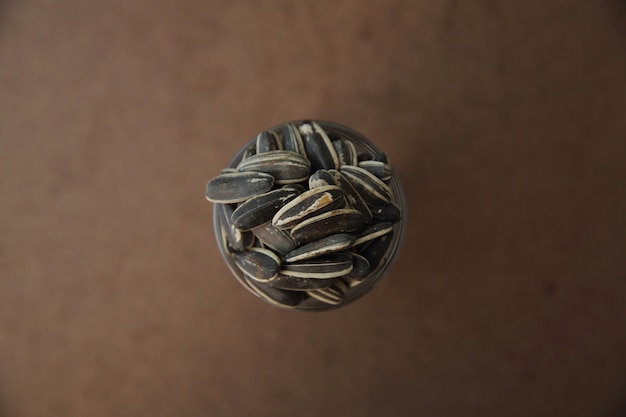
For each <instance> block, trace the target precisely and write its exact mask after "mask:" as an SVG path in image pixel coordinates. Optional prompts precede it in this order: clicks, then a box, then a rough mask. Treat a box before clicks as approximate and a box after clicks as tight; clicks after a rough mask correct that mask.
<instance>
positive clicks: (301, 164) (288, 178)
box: [237, 151, 311, 184]
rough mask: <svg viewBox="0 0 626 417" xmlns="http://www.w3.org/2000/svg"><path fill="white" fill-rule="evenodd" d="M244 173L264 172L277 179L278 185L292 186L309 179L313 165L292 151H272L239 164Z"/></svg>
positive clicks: (238, 167) (239, 168)
mask: <svg viewBox="0 0 626 417" xmlns="http://www.w3.org/2000/svg"><path fill="white" fill-rule="evenodd" d="M237 169H238V170H239V171H242V172H249V171H254V172H264V173H266V174H270V175H272V176H273V177H274V178H275V182H276V184H290V183H295V182H301V181H305V180H307V179H308V178H309V173H310V172H311V164H310V162H309V160H308V159H306V158H305V157H304V156H302V155H300V154H298V153H295V152H291V151H270V152H265V153H259V154H256V155H253V156H251V157H249V158H247V159H245V160H243V161H241V162H240V163H239V165H238V166H237Z"/></svg>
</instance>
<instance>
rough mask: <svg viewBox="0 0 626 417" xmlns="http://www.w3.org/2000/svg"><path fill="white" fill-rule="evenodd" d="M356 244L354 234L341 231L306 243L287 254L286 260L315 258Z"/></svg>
mask: <svg viewBox="0 0 626 417" xmlns="http://www.w3.org/2000/svg"><path fill="white" fill-rule="evenodd" d="M353 244H354V236H352V235H348V234H344V233H340V234H337V235H332V236H328V237H324V238H321V239H319V240H316V241H314V242H311V243H307V244H306V245H302V246H300V247H299V248H297V249H294V250H292V251H291V252H289V253H288V254H287V255H285V262H296V261H302V260H304V259H310V258H315V257H317V256H321V255H325V254H327V253H331V252H339V251H341V250H344V249H347V248H349V247H351V246H352V245H353Z"/></svg>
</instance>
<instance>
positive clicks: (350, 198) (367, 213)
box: [335, 171, 372, 223]
mask: <svg viewBox="0 0 626 417" xmlns="http://www.w3.org/2000/svg"><path fill="white" fill-rule="evenodd" d="M335 172H336V173H337V174H338V175H339V181H338V182H339V185H340V187H341V189H342V190H343V195H344V198H345V200H346V205H347V207H350V208H353V209H355V210H357V211H358V212H359V213H361V215H362V216H363V220H364V221H365V223H370V222H371V221H372V212H371V210H370V208H369V206H368V205H367V204H366V203H365V200H363V197H361V194H359V192H358V191H357V190H356V189H355V188H354V186H353V185H352V183H351V182H350V180H348V178H346V176H345V175H343V174H342V173H340V172H339V171H335Z"/></svg>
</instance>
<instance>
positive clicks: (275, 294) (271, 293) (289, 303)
mask: <svg viewBox="0 0 626 417" xmlns="http://www.w3.org/2000/svg"><path fill="white" fill-rule="evenodd" d="M244 282H245V284H246V286H247V287H248V288H249V289H250V290H251V291H252V292H253V293H254V294H255V295H256V296H257V297H259V298H260V299H262V300H265V301H267V302H269V303H270V304H272V305H275V306H278V307H283V308H295V307H296V306H297V305H298V304H300V302H302V300H303V299H305V298H306V297H307V294H306V293H305V292H303V291H288V290H281V289H278V288H274V287H271V286H269V285H267V284H265V283H262V282H258V281H254V280H252V279H250V278H249V277H247V276H244Z"/></svg>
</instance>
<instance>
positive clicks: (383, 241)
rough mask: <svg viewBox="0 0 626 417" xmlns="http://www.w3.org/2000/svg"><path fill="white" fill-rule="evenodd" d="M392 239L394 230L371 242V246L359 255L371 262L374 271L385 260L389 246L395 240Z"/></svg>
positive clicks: (366, 247)
mask: <svg viewBox="0 0 626 417" xmlns="http://www.w3.org/2000/svg"><path fill="white" fill-rule="evenodd" d="M392 237H393V230H392V231H391V232H389V233H387V234H385V235H383V236H381V237H379V238H376V239H374V240H372V241H371V242H369V244H367V245H366V246H365V247H364V249H363V250H362V251H361V252H360V253H359V254H360V255H362V256H363V257H365V258H366V259H367V260H368V261H369V263H370V268H371V269H372V271H373V270H375V269H376V268H377V267H378V266H379V265H380V263H381V261H382V260H383V259H385V256H386V255H387V251H388V250H389V246H390V245H391V242H392V240H393V239H392Z"/></svg>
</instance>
